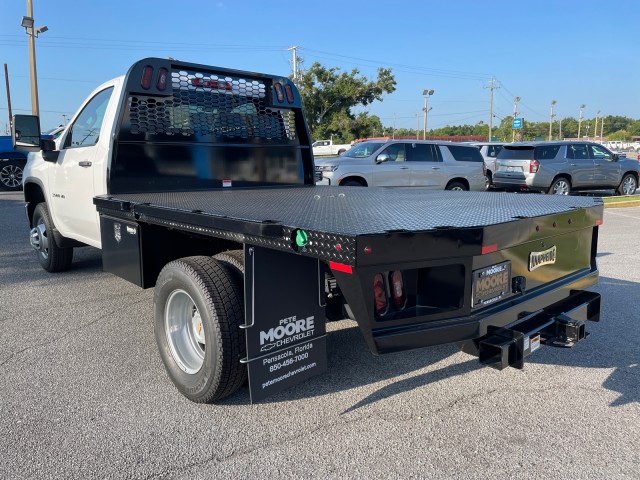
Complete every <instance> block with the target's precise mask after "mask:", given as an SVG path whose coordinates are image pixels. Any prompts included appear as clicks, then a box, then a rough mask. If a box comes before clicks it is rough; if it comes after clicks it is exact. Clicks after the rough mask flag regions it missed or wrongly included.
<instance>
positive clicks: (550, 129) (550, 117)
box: [549, 100, 556, 141]
mask: <svg viewBox="0 0 640 480" xmlns="http://www.w3.org/2000/svg"><path fill="white" fill-rule="evenodd" d="M555 104H556V101H555V100H551V113H550V114H549V141H551V140H552V138H551V136H552V134H553V130H552V128H553V117H554V115H553V106H554V105H555Z"/></svg>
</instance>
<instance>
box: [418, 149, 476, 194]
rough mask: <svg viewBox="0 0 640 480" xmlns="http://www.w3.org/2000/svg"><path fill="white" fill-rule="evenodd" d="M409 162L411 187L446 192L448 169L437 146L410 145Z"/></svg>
mask: <svg viewBox="0 0 640 480" xmlns="http://www.w3.org/2000/svg"><path fill="white" fill-rule="evenodd" d="M407 160H408V161H409V165H410V168H409V170H410V172H411V183H410V185H411V186H413V187H428V188H437V189H442V190H444V187H445V186H446V184H447V180H448V178H449V174H448V172H447V168H448V167H447V166H446V165H445V164H444V162H443V161H442V156H441V155H440V152H439V149H438V146H437V145H434V144H431V143H413V144H408V145H407ZM478 168H481V167H478Z"/></svg>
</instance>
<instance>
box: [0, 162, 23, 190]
mask: <svg viewBox="0 0 640 480" xmlns="http://www.w3.org/2000/svg"><path fill="white" fill-rule="evenodd" d="M23 169H24V161H22V162H21V161H19V160H5V161H4V162H0V189H2V190H7V191H10V192H16V191H19V190H22V171H23Z"/></svg>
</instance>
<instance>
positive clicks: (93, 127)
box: [64, 87, 113, 148]
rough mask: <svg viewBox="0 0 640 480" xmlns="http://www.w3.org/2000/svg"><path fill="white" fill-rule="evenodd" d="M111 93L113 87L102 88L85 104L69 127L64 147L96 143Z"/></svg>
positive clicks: (87, 145) (85, 145)
mask: <svg viewBox="0 0 640 480" xmlns="http://www.w3.org/2000/svg"><path fill="white" fill-rule="evenodd" d="M112 93H113V87H110V88H107V89H105V90H102V91H101V92H100V93H98V94H96V96H95V97H93V98H92V99H91V100H90V101H89V103H87V104H86V105H85V107H84V108H83V109H82V112H80V115H78V117H77V118H76V119H75V121H74V122H73V125H71V128H69V134H68V135H67V138H66V139H65V143H64V147H65V148H69V147H71V148H73V147H89V146H91V145H95V144H96V143H98V139H99V137H100V128H101V127H102V121H103V120H104V114H105V112H106V111H107V105H108V104H109V99H110V98H111V94H112Z"/></svg>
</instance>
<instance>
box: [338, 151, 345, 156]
mask: <svg viewBox="0 0 640 480" xmlns="http://www.w3.org/2000/svg"><path fill="white" fill-rule="evenodd" d="M344 152H346V150H338V155H342V154H343V153H344Z"/></svg>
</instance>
